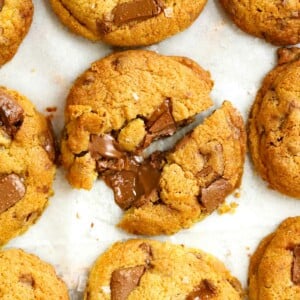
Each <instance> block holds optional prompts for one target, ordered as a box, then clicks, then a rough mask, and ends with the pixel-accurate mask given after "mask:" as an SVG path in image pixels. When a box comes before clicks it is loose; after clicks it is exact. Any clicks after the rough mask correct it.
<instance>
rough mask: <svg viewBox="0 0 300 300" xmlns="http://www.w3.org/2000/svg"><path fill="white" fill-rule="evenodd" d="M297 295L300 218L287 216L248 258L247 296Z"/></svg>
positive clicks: (254, 298)
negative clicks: (249, 259)
mask: <svg viewBox="0 0 300 300" xmlns="http://www.w3.org/2000/svg"><path fill="white" fill-rule="evenodd" d="M299 298H300V217H295V218H288V219H286V220H285V221H284V222H282V223H281V224H280V226H279V227H278V228H277V229H276V231H275V232H274V233H272V234H270V235H268V236H267V237H265V238H264V239H263V240H262V242H261V243H260V245H259V246H258V248H257V250H256V251H255V253H254V254H253V256H252V257H251V261H250V266H249V299H250V300H265V299H289V300H296V299H299Z"/></svg>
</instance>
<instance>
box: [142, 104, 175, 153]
mask: <svg viewBox="0 0 300 300" xmlns="http://www.w3.org/2000/svg"><path fill="white" fill-rule="evenodd" d="M146 127H147V131H148V134H147V135H146V137H145V141H144V145H143V147H144V148H145V147H148V146H149V145H150V144H151V142H152V141H153V140H154V139H156V138H158V137H161V136H169V135H172V134H173V133H174V132H175V131H176V123H175V120H174V118H173V116H172V106H171V100H170V99H166V100H165V101H164V102H163V103H162V104H161V105H160V106H159V107H158V108H157V109H156V110H155V111H154V112H153V114H152V115H151V117H150V118H149V120H148V122H147V123H146Z"/></svg>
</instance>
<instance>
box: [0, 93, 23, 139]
mask: <svg viewBox="0 0 300 300" xmlns="http://www.w3.org/2000/svg"><path fill="white" fill-rule="evenodd" d="M23 120H24V110H23V108H22V107H21V106H20V105H19V104H18V103H17V102H16V101H15V100H14V99H13V98H12V97H11V96H10V95H8V94H6V93H4V92H3V91H0V126H4V127H5V131H6V132H7V134H8V135H11V136H14V135H15V134H16V133H17V131H18V130H19V128H20V127H21V125H22V123H23Z"/></svg>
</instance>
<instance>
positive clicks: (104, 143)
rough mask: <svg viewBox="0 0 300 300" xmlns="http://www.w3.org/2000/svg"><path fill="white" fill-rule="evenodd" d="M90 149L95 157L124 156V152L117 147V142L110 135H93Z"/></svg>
mask: <svg viewBox="0 0 300 300" xmlns="http://www.w3.org/2000/svg"><path fill="white" fill-rule="evenodd" d="M89 151H90V153H91V156H92V157H93V158H94V159H99V158H101V157H105V158H122V157H123V156H124V154H123V152H122V151H120V150H119V149H118V148H117V142H116V141H115V139H114V138H113V137H112V136H111V135H109V134H105V135H103V136H100V135H94V134H93V135H91V141H90V144H89Z"/></svg>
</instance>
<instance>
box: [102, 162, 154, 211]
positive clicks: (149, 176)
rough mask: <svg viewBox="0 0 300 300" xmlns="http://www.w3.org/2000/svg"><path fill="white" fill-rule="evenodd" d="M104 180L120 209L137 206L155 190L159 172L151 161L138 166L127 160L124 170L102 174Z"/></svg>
mask: <svg viewBox="0 0 300 300" xmlns="http://www.w3.org/2000/svg"><path fill="white" fill-rule="evenodd" d="M103 177H104V180H105V182H106V183H107V185H108V186H110V187H111V188H112V189H113V191H114V196H115V201H116V203H117V204H118V205H119V206H120V207H121V208H122V209H128V208H130V207H131V206H134V205H138V202H139V200H140V199H141V198H142V197H144V198H145V199H144V201H145V202H146V201H147V198H148V197H151V194H152V192H153V191H154V190H156V189H157V187H158V184H159V179H160V170H159V169H158V166H157V165H155V163H154V162H152V161H151V159H149V160H147V161H145V162H144V163H142V164H141V165H138V164H137V163H136V162H135V161H134V160H132V159H131V160H130V159H127V163H126V164H124V170H121V171H117V172H113V173H110V172H108V173H107V174H104V176H103Z"/></svg>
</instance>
